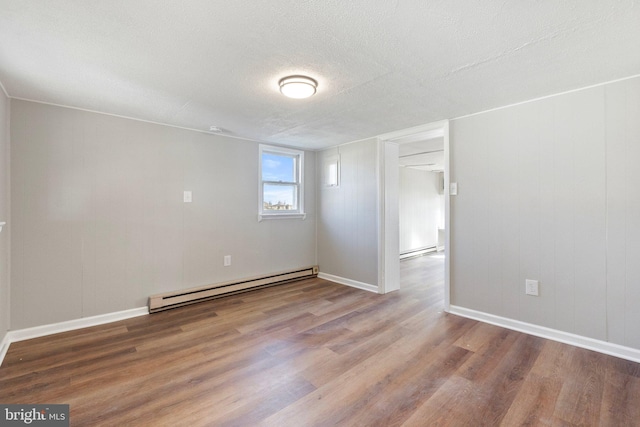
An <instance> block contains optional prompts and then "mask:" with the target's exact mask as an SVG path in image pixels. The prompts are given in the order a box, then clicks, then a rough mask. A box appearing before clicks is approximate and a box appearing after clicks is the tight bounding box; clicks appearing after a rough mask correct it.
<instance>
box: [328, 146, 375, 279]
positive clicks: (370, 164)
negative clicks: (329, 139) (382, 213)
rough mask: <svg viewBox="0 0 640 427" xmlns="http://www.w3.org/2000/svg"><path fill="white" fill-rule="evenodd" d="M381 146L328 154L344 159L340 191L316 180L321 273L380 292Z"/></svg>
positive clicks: (354, 148) (342, 150)
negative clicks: (378, 161) (378, 160)
mask: <svg viewBox="0 0 640 427" xmlns="http://www.w3.org/2000/svg"><path fill="white" fill-rule="evenodd" d="M377 150H378V142H377V140H376V139H370V140H365V141H360V142H354V143H351V144H346V145H342V146H340V147H336V148H332V149H329V150H324V151H321V152H319V153H317V155H318V163H317V164H318V168H319V172H320V173H321V172H322V171H321V168H322V164H323V159H324V158H325V157H326V156H333V155H335V154H339V155H340V186H339V187H337V188H334V187H324V186H323V184H322V183H323V181H322V180H321V179H319V180H318V182H319V183H320V185H319V192H318V233H317V235H318V264H319V266H320V271H321V272H322V273H326V274H330V275H333V276H338V277H341V278H344V279H349V280H353V281H357V282H361V283H364V284H368V285H372V286H375V287H377V286H378V209H379V204H378V172H377V170H378V169H377V168H378V163H377Z"/></svg>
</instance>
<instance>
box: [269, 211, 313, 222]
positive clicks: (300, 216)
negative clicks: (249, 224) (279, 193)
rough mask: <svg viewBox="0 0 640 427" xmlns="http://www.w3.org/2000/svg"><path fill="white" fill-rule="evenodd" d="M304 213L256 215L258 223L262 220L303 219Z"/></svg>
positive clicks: (305, 215)
mask: <svg viewBox="0 0 640 427" xmlns="http://www.w3.org/2000/svg"><path fill="white" fill-rule="evenodd" d="M306 217H307V214H305V213H277V214H258V222H261V221H262V220H264V219H305V218H306Z"/></svg>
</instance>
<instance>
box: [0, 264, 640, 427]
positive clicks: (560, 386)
mask: <svg viewBox="0 0 640 427" xmlns="http://www.w3.org/2000/svg"><path fill="white" fill-rule="evenodd" d="M401 268H402V277H403V285H402V289H401V290H400V291H399V292H395V293H392V294H389V295H375V294H372V293H369V292H365V291H360V290H357V289H353V288H349V287H345V286H341V285H337V284H333V283H330V282H326V281H324V280H320V279H313V280H306V281H303V282H298V283H292V284H287V285H282V286H278V287H274V288H269V289H264V290H259V291H254V292H250V293H246V294H241V295H236V296H232V297H227V298H223V299H219V300H214V301H209V302H206V303H201V304H197V305H193V306H189V307H183V308H179V309H175V310H171V311H167V312H162V313H158V314H154V315H150V316H143V317H138V318H135V319H129V320H126V321H121V322H116V323H111V324H108V325H103V326H98V327H93V328H87V329H83V330H79V331H73V332H67V333H62V334H58V335H54V336H49V337H44V338H39V339H34V340H30V341H24V342H19V343H14V344H12V345H11V348H10V349H9V352H8V354H7V356H6V358H5V361H4V363H3V365H2V367H1V368H0V403H67V404H70V405H71V424H72V425H76V426H93V425H105V426H146V425H153V426H201V425H202V426H204V425H210V426H255V425H265V426H437V425H455V426H467V425H469V426H481V425H487V426H497V425H505V426H520V425H544V426H546V425H562V426H568V425H576V426H578V425H579V426H599V425H602V426H634V425H636V426H637V425H640V365H639V364H636V363H632V362H628V361H624V360H621V359H617V358H614V357H609V356H604V355H601V354H598V353H594V352H591V351H588V350H583V349H579V348H575V347H571V346H568V345H564V344H560V343H556V342H553V341H547V340H544V339H541V338H536V337H532V336H528V335H525V334H521V333H518V332H514V331H509V330H506V329H502V328H499V327H495V326H491V325H487V324H483V323H479V322H476V321H472V320H468V319H464V318H461V317H457V316H454V315H450V314H446V313H443V311H442V299H443V295H442V288H443V285H442V281H443V260H442V259H441V258H440V257H438V256H424V257H419V258H415V259H411V260H406V261H403V262H402V263H401Z"/></svg>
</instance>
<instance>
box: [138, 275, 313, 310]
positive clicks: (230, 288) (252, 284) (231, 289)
mask: <svg viewBox="0 0 640 427" xmlns="http://www.w3.org/2000/svg"><path fill="white" fill-rule="evenodd" d="M317 275H318V266H317V265H314V266H311V267H305V268H302V269H296V270H291V271H284V272H280V273H273V274H269V275H266V276H258V277H251V278H248V279H240V280H233V281H230V282H223V283H216V284H214V285H207V286H200V287H197V288H191V289H183V290H180V291H174V292H167V293H164V294H158V295H152V296H150V297H149V313H155V312H158V311H162V310H168V309H170V308H175V307H182V306H183V305H187V304H194V303H196V302H201V301H206V300H210V299H213V298H220V297H223V296H227V295H233V294H237V293H240V292H247V291H250V290H254V289H260V288H265V287H267V286H274V285H280V284H283V283H288V282H292V281H294V280H302V279H308V278H312V277H316V276H317Z"/></svg>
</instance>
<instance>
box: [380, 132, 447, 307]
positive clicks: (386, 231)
mask: <svg viewBox="0 0 640 427" xmlns="http://www.w3.org/2000/svg"><path fill="white" fill-rule="evenodd" d="M439 136H442V137H443V139H444V228H445V243H444V257H445V260H444V310H445V311H446V312H449V309H450V304H451V303H450V301H451V215H450V213H451V197H450V194H449V175H450V155H449V153H450V151H449V121H448V120H442V121H439V122H433V123H428V124H426V125H422V126H416V127H412V128H408V129H402V130H399V131H395V132H390V133H386V134H383V135H379V136H378V174H379V176H378V178H379V180H378V181H379V188H378V195H379V197H378V201H379V218H380V220H379V221H378V228H379V229H378V236H379V239H378V258H379V259H378V266H379V267H378V277H379V283H378V292H379V293H381V294H384V293H387V292H391V291H395V290H397V289H399V288H400V273H399V272H400V245H399V234H400V227H399V215H398V208H399V192H400V179H399V171H398V167H399V165H398V155H399V150H398V146H399V144H402V143H408V142H413V141H419V140H422V139H430V138H435V137H439Z"/></svg>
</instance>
